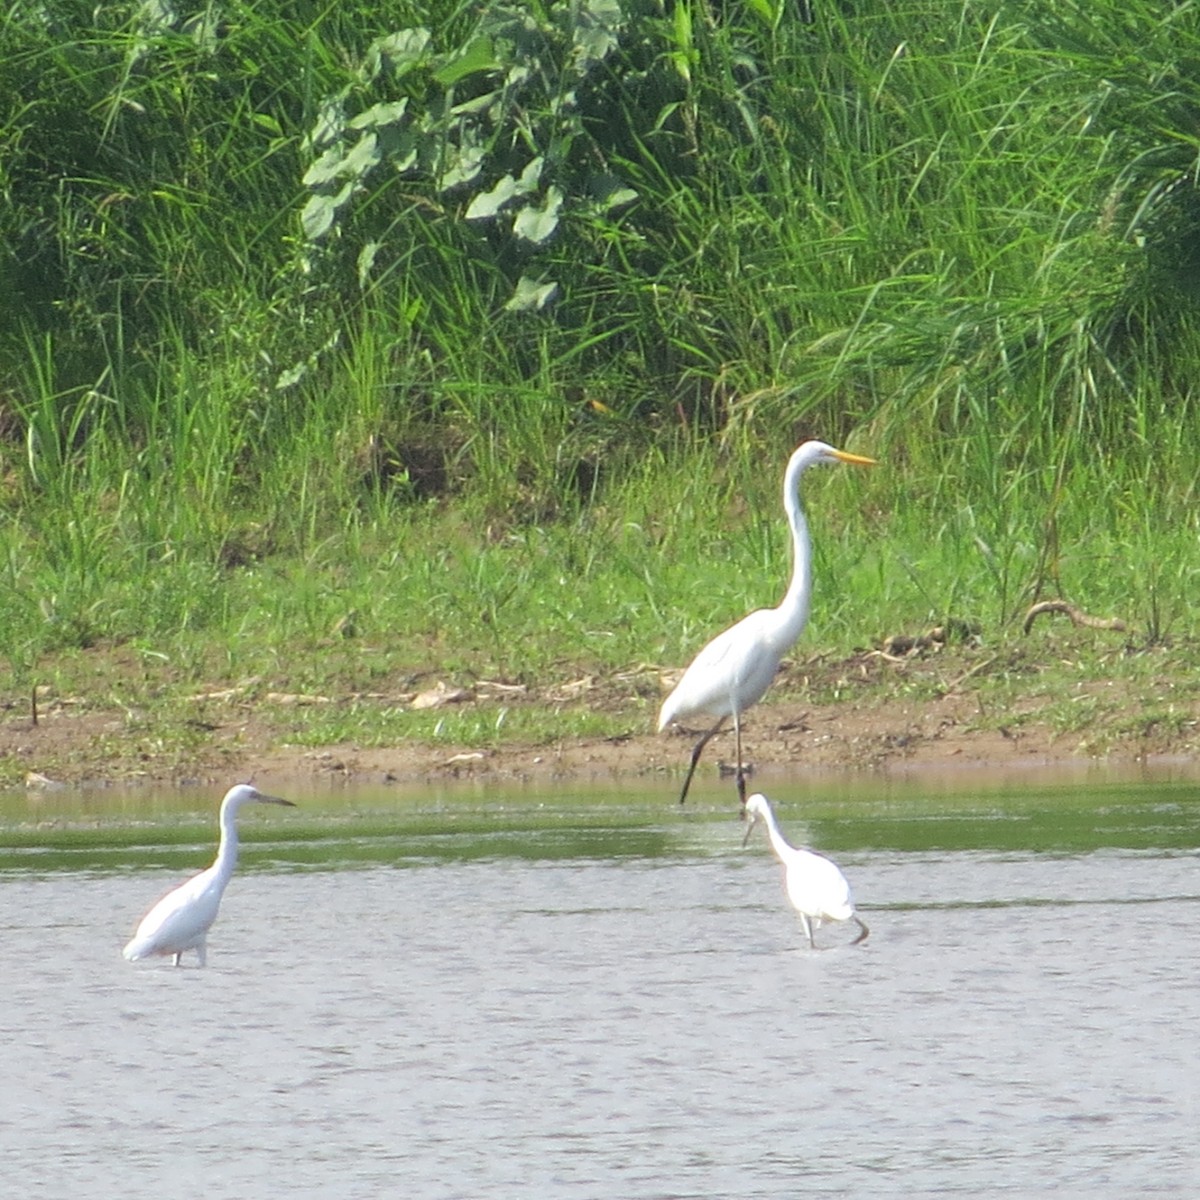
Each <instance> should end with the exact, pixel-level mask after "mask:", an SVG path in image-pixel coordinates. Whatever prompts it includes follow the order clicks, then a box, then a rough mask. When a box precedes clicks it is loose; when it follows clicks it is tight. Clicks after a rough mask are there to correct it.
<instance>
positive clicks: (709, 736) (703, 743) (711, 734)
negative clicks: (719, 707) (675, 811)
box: [679, 717, 725, 804]
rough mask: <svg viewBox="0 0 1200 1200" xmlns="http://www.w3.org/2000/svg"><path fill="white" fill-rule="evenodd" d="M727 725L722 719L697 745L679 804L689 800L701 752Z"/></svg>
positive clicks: (680, 794)
mask: <svg viewBox="0 0 1200 1200" xmlns="http://www.w3.org/2000/svg"><path fill="white" fill-rule="evenodd" d="M724 724H725V718H724V717H722V718H721V719H720V720H719V721H718V722H717V723H716V724H715V725H714V726H713V727H712V728H711V729H710V730H709V731H708V732H707V733H706V734H705V735H704V736H703V737H702V738H701V739H700V740H699V741H698V742H697V743H696V748H695V749H694V750H693V751H692V761H691V765H690V766H689V767H688V773H687V778H686V779H685V780H684V781H683V791H682V792H680V793H679V803H680V804H682V803H683V802H684V801H685V800H686V799H687V794H688V788H690V787H691V786H692V776H693V775H695V773H696V764H697V763H698V762H699V761H700V752H701V751H702V750H703V749H704V747H705V746H707V745H708V743H709V742H710V741H711V740H712V739H713V737H714V736H715V735H716V733H717V732H718V731H719V730H720V728H721V726H722V725H724Z"/></svg>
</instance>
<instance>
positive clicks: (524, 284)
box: [504, 275, 558, 312]
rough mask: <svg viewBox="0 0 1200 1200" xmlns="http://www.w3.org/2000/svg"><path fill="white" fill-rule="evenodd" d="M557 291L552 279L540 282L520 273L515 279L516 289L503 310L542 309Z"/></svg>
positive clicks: (524, 310)
mask: <svg viewBox="0 0 1200 1200" xmlns="http://www.w3.org/2000/svg"><path fill="white" fill-rule="evenodd" d="M557 291H558V284H557V283H555V282H554V281H553V280H551V281H550V282H548V283H540V282H539V281H538V280H536V279H530V278H529V277H528V276H527V275H522V276H521V278H520V279H519V280H517V288H516V291H514V292H513V294H512V298H511V299H510V300H509V302H508V303H507V304H506V305H505V306H504V310H505V312H529V311H530V309H533V310H534V311H537V310H539V309H543V308H545V307H546V305H547V304H549V303H550V301H551V300H552V299H553V298H554V294H555V293H556V292H557Z"/></svg>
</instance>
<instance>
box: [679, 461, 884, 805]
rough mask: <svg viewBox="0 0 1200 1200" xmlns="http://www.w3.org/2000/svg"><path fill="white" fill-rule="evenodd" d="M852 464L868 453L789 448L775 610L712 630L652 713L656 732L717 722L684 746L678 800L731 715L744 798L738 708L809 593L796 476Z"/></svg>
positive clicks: (803, 619) (774, 658) (801, 615)
mask: <svg viewBox="0 0 1200 1200" xmlns="http://www.w3.org/2000/svg"><path fill="white" fill-rule="evenodd" d="M839 462H840V463H852V464H854V465H856V466H874V465H875V459H873V458H865V457H863V455H861V454H848V453H847V452H846V451H845V450H835V449H834V448H833V447H832V446H829V445H826V443H824V442H812V441H810V442H803V443H801V445H800V446H798V447H797V448H796V450H794V451H793V453H792V457H791V458H790V459H789V460H788V465H787V470H786V471H785V472H784V475H783V511H784V512H785V513H786V514H787V520H788V525H789V526H790V527H791V530H792V581H791V583H790V584H789V585H788V590H787V594H786V595H785V596H784V597H783V599H782V600H781V601H780V602H779V605H778V607H776V608H760V609H757V610H756V611H755V612H752V613H750V614H749V615H748V616H745V617H743V618H742V619H741V620H740V621H738V623H737V624H736V625H731V626H730V627H729V628H728V629H726V630H725V631H724V632H723V633H719V634H717V636H716V637H715V638H713V640H712V641H711V642H709V643H708V645H707V646H705V647H704V648H703V649H702V650H701V651H700V653H699V654H697V655H696V657H695V658H694V659H692V663H691V666H689V667H688V669H687V670H686V671H685V672H684V673H683V678H682V679H680V681H679V682H678V683H677V684H676V685H675V688H674V690H673V691H672V692H671V694H670V695H669V696H668V697H667V698H666V700H665V701H664V702H663V706H662V709H661V711H660V712H659V714H658V731H659V733H661V732H662V731H663V730H664V729H666V727H667V726H668V725H670V724H671V722H672V721H680V720H683V719H685V718H687V717H691V716H696V715H698V714H703V715H705V716H709V717H716V718H717V723H716V724H715V725H714V726H713V727H712V728H711V729H709V730H708V732H707V733H705V734H704V736H703V737H701V739H700V740H699V741H698V742H697V743H696V748H695V749H694V750H693V751H692V761H691V764H690V765H689V766H688V773H687V778H686V779H684V781H683V790H682V791H681V792H680V794H679V803H680V804H682V803H683V802H684V801H685V800H686V799H687V794H688V788H689V787H690V786H691V783H692V776H693V775H694V774H695V772H696V763H698V762H699V761H700V752H701V751H702V750H703V749H704V747H705V746H706V745H708V743H709V741H710V740H711V739H712V737H713V736H714V735H715V734H716V733H718V732H719V731H720V729H721V727H722V726H723V725H724V724H725V722H726V720H727V719H728V718H730V717H732V718H733V735H734V742H735V745H736V750H737V771H736V775H737V789H738V799H739V800H740V801H741V802H742V805H743V807H744V806H745V803H746V778H745V773H744V770H743V766H742V713H744V712H745V711H746V709H748V708H749V707H750V706H751V705H753V704H757V703H758V701H759V700H761V699H762V696H763V693H764V692H766V690H767V688H768V687H770V685H771V680H772V679H774V678H775V672H776V671H777V670H778V669H779V663H780V660H781V659H782V658H783V656H784V655H785V654H786V653H787V651H788V650H789V648H790V647H791V646H792V644H793V643H794V642H795V641H796V639H797V638H798V637H799V636H800V634H801V632H802V631H803V629H804V626H805V625H806V624H807V622H808V610H809V602H810V599H811V593H812V543H811V542H810V541H809V537H808V523H807V522H806V521H805V519H804V510H803V508H802V507H801V505H800V476H801V475H803V474H804V472H805V471H807V470H808V468H809V467H811V466H814V465H815V464H816V463H839Z"/></svg>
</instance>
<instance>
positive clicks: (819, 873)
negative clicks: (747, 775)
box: [742, 792, 870, 950]
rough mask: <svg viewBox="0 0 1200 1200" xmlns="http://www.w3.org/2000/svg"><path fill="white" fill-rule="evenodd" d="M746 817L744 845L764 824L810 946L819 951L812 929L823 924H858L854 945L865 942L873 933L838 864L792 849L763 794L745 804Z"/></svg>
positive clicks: (821, 856) (810, 852) (810, 851)
mask: <svg viewBox="0 0 1200 1200" xmlns="http://www.w3.org/2000/svg"><path fill="white" fill-rule="evenodd" d="M746 816H747V817H749V818H750V827H749V828H748V829H747V830H746V836H745V838H744V839H743V840H742V845H743V846H744V845H746V843H747V842H749V840H750V835H751V834H752V833H753V832H754V827H755V826H756V825H757V824H758V823H759V821H762V822H763V823H764V824H765V825H766V827H767V836H768V837H769V838H770V839H771V849H772V850H774V851H775V854H776V857H777V858H778V859H779V861H780V862H781V863H783V868H784V875H785V883H786V886H787V894H788V899H789V900H790V901H791V903H792V907H793V908H794V909H795V910H796V911H797V912H798V913H799V914H800V924H801V925H803V926H804V933H805V935H806V936H807V938H808V944H809V945H810V946H811V947H812V948H813V949H814V950H815V949H816V942H814V941H813V929H814V927H815V928H817V929H819V928H820V927H821V922H822V921H855V922H857V923H858V926H859V928H860V929H861V930H862V932H861V933H860V934H859V935H858V937H856V938H855V939H854V944H855V945H857V944H858V943H859V942H861V941H864V940H865V939H866V937H867V934H868V933H870V930H869V929H868V928H867V927H866V925H865V924H864V923H863V921H862V919H861V918H860V917H859V916H858V914H857V913H856V912H855V911H854V897H853V896H852V895H851V893H850V884H849V882H848V881H847V879H846V877H845V875H843V874H842V872H841V868H840V867H839V866H838V865H837V863H835V862H834V861H833V860H832V859H829V858H826V857H825V855H823V854H818V853H817V852H816V851H815V850H804V849H800V848H799V847H797V846H792V845H789V843H788V841H787V839H786V838H785V837H784V836H783V834H782V833H781V832H780V830H779V825H778V824H777V822H776V820H775V814H774V813H773V812H772V811H771V805H770V802H769V801H768V800H767V798H766V796H764V795H763V794H762V793H761V792H756V793H755V794H754V795H753V796H751V797H750V799H749V800H747V801H746Z"/></svg>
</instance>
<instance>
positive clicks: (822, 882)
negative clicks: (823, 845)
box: [788, 849, 854, 921]
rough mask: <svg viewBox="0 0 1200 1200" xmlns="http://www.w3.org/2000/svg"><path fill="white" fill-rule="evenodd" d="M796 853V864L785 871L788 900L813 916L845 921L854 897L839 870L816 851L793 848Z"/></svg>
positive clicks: (851, 910) (852, 908) (831, 861)
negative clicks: (789, 898)
mask: <svg viewBox="0 0 1200 1200" xmlns="http://www.w3.org/2000/svg"><path fill="white" fill-rule="evenodd" d="M796 854H797V859H798V861H797V863H796V866H795V868H794V869H793V870H791V871H789V872H788V895H789V896H790V897H791V900H792V903H793V904H794V905H795V906H796V907H797V908H798V909H800V910H801V911H802V912H807V913H809V914H811V915H813V916H820V917H822V918H826V919H828V920H831V921H845V920H846V919H847V918H848V917H850V916H851V915H852V914H853V912H854V899H853V896H852V895H851V892H850V883H849V881H848V880H847V879H846V876H845V875H843V874H842V869H841V868H840V867H839V866H838V865H837V863H835V862H834V861H833V859H831V858H826V857H825V855H824V854H820V853H818V852H817V851H816V850H807V849H805V850H797V851H796Z"/></svg>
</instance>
